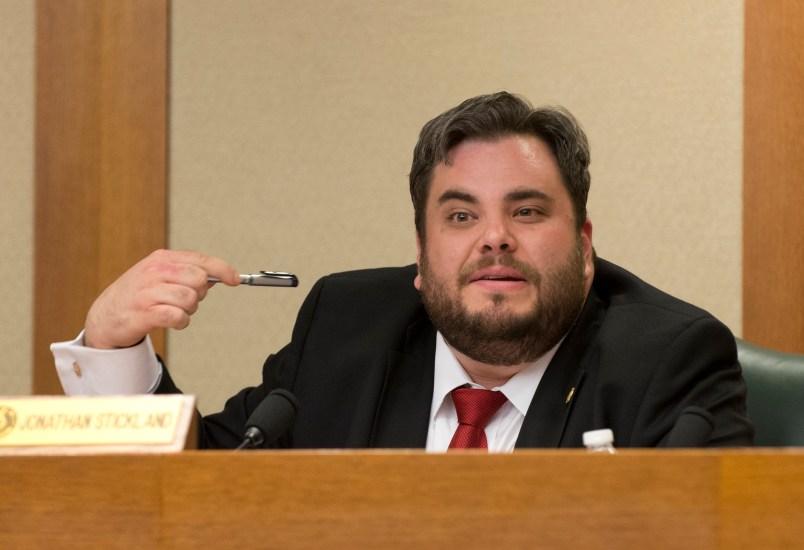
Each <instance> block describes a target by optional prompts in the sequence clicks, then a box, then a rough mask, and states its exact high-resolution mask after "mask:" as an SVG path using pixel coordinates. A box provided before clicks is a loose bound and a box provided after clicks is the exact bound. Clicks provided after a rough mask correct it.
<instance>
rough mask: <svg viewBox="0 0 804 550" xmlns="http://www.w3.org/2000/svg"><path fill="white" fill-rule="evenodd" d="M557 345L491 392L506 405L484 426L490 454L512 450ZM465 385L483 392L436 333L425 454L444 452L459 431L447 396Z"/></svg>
mask: <svg viewBox="0 0 804 550" xmlns="http://www.w3.org/2000/svg"><path fill="white" fill-rule="evenodd" d="M559 344H560V342H559ZM559 344H556V345H555V347H553V348H552V349H551V350H550V351H548V352H547V353H545V354H544V355H543V356H542V357H540V358H539V359H537V360H536V361H535V362H534V363H532V364H531V365H529V366H528V367H526V368H525V369H523V370H522V371H520V372H518V373H517V374H515V375H514V376H512V377H511V379H510V380H508V381H507V382H506V383H505V384H503V385H502V386H499V387H497V388H492V390H494V391H501V392H502V393H504V394H505V397H507V398H508V401H507V402H506V403H504V404H503V406H502V407H500V410H498V411H497V413H496V414H495V415H494V416H493V417H492V418H491V420H490V421H489V423H488V425H487V426H486V440H487V441H488V448H489V452H490V453H494V452H497V453H506V452H511V451H513V450H514V445H515V444H516V440H517V437H519V430H520V429H521V428H522V422H523V421H524V420H525V414H526V413H527V412H528V407H529V406H530V402H531V401H532V400H533V396H534V395H535V393H536V388H537V387H538V386H539V382H541V380H542V375H543V374H544V371H545V370H546V369H547V365H548V364H550V361H551V360H552V359H553V356H554V355H555V353H556V350H557V349H558V346H559ZM465 385H469V386H470V387H472V388H484V387H483V386H481V385H479V384H476V383H474V382H472V380H471V379H470V378H469V375H468V374H466V371H465V370H464V369H463V367H462V366H461V364H460V363H459V362H458V359H457V358H456V357H455V354H454V353H452V350H451V349H450V348H449V346H448V345H447V343H446V341H445V340H444V337H443V336H442V335H441V333H440V332H439V333H438V334H437V335H436V353H435V382H434V384H433V402H432V405H431V407H430V428H429V430H428V431H427V450H428V451H430V452H444V451H446V450H447V448H448V447H449V442H450V441H451V440H452V435H453V434H454V433H455V430H456V429H458V413H457V411H456V410H455V404H454V403H453V402H452V396H451V395H450V392H451V391H452V390H454V389H455V388H457V387H460V386H465Z"/></svg>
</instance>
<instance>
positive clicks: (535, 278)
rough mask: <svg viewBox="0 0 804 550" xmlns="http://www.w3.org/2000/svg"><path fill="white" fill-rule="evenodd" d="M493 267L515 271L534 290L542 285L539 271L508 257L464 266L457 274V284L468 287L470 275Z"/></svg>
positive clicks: (482, 260) (499, 257)
mask: <svg viewBox="0 0 804 550" xmlns="http://www.w3.org/2000/svg"><path fill="white" fill-rule="evenodd" d="M493 265H501V266H505V267H510V268H511V269H516V270H517V271H518V272H519V273H521V274H522V275H523V276H524V277H525V279H526V280H527V281H528V282H529V283H531V284H533V285H534V286H535V287H536V288H540V287H541V283H542V275H541V273H539V271H538V270H537V269H536V268H535V267H533V266H531V265H530V264H526V263H525V262H521V261H519V260H517V259H515V258H513V257H512V256H509V255H503V256H497V257H496V258H492V257H487V258H481V259H479V260H478V261H476V262H474V263H471V264H469V265H467V266H465V267H464V268H463V269H461V271H460V272H459V273H458V283H459V284H460V286H466V285H468V284H469V281H470V280H471V279H472V275H473V274H474V273H475V272H476V271H477V270H479V269H485V268H487V267H491V266H493Z"/></svg>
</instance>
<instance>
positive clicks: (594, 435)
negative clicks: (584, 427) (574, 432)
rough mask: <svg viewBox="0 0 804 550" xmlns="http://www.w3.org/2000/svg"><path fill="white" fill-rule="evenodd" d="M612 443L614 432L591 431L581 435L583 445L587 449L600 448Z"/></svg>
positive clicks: (608, 430) (607, 430)
mask: <svg viewBox="0 0 804 550" xmlns="http://www.w3.org/2000/svg"><path fill="white" fill-rule="evenodd" d="M613 443H614V432H612V431H611V430H610V429H608V428H606V429H605V430H592V431H590V432H584V433H583V444H584V445H585V446H587V447H601V446H605V445H612V444H613Z"/></svg>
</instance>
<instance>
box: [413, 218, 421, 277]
mask: <svg viewBox="0 0 804 550" xmlns="http://www.w3.org/2000/svg"><path fill="white" fill-rule="evenodd" d="M421 265H422V239H421V237H419V233H418V231H417V232H416V267H417V268H418V269H419V273H416V278H415V279H413V286H415V287H416V290H421V287H422V276H421V274H420V273H421Z"/></svg>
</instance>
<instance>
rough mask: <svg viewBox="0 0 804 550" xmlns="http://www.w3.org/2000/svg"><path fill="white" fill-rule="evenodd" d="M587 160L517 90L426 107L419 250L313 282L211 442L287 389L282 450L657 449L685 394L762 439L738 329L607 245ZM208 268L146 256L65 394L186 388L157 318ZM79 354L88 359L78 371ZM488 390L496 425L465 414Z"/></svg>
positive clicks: (62, 349)
mask: <svg viewBox="0 0 804 550" xmlns="http://www.w3.org/2000/svg"><path fill="white" fill-rule="evenodd" d="M589 162H590V155H589V145H588V142H587V138H586V136H585V134H584V132H583V130H582V129H581V127H580V125H579V124H578V122H577V121H576V120H575V119H574V117H573V116H572V115H571V114H570V113H568V112H567V111H566V110H564V109H562V108H551V107H543V108H536V109H534V108H533V107H532V106H531V105H530V104H529V103H528V102H527V101H525V100H524V99H522V98H521V97H518V96H515V95H513V94H510V93H507V92H501V93H496V94H492V95H485V96H478V97H474V98H471V99H468V100H466V101H464V102H463V103H461V104H460V105H458V106H457V107H455V108H453V109H450V110H448V111H446V112H445V113H443V114H441V115H439V116H438V117H436V118H435V119H433V120H431V121H430V122H428V123H427V124H426V125H425V126H424V128H423V129H422V132H421V134H420V137H419V141H418V143H417V145H416V147H415V150H414V155H413V165H412V168H411V173H410V192H411V197H412V200H413V206H414V213H415V226H416V235H417V245H418V251H419V253H418V259H417V262H416V265H412V266H408V267H403V268H383V269H370V270H362V271H353V272H347V273H339V274H334V275H330V276H328V277H325V278H323V279H321V280H320V281H318V282H317V283H316V285H315V286H314V288H313V289H312V291H311V292H310V294H309V296H308V297H307V299H306V301H305V302H304V304H303V306H302V308H301V310H300V312H299V315H298V319H297V322H296V326H295V328H294V331H293V336H292V339H291V342H290V343H289V344H288V345H287V346H286V347H285V348H283V349H282V350H280V351H279V352H278V353H276V354H274V355H271V356H269V357H268V359H267V360H266V362H265V365H264V367H263V373H262V381H261V383H260V384H259V385H257V386H256V387H252V388H247V389H245V390H243V391H241V392H240V393H238V394H237V395H235V396H234V397H233V398H231V399H230V400H229V401H227V403H226V406H225V407H224V409H223V410H222V411H221V412H220V413H216V414H213V415H209V416H207V417H205V418H203V419H202V421H201V422H200V423H199V425H200V427H199V430H200V437H199V439H200V445H201V446H202V447H210V448H232V447H236V446H237V445H238V444H239V443H240V442H241V440H242V435H243V433H244V426H245V423H246V421H247V419H248V418H249V416H250V414H251V413H252V412H253V411H254V409H255V408H256V407H257V405H259V404H260V403H261V402H262V401H263V399H264V398H265V397H266V395H267V394H268V393H269V392H270V391H272V390H274V389H276V388H283V389H286V390H289V391H290V392H292V393H293V394H294V395H295V396H296V398H297V400H298V402H299V410H298V415H297V418H296V421H295V423H294V424H293V426H292V427H291V428H290V429H289V430H288V431H287V432H286V433H285V434H283V435H282V436H281V437H279V438H278V439H277V440H276V441H274V442H272V443H271V446H274V447H296V448H367V447H383V448H425V449H427V450H429V451H435V452H437V451H444V450H447V449H448V448H454V447H467V446H468V447H482V448H487V449H488V450H489V451H492V452H507V451H511V450H513V449H514V448H519V447H580V446H582V444H583V443H582V438H583V434H584V433H585V432H587V431H591V430H598V429H604V428H608V429H611V430H612V431H613V433H614V438H615V442H616V445H617V446H619V447H655V446H666V445H672V444H674V441H673V439H672V437H671V433H672V430H673V427H674V426H675V424H676V422H677V421H678V419H679V418H680V417H682V415H684V414H685V413H688V412H689V411H696V414H700V415H702V417H703V418H704V419H705V421H706V422H707V423H708V424H709V428H710V429H708V430H707V431H706V432H705V434H704V438H703V440H701V441H698V442H696V443H695V444H700V445H702V446H706V445H712V446H728V445H749V444H751V441H752V437H753V428H752V426H751V424H750V422H749V421H748V419H747V417H746V408H745V392H746V390H745V383H744V381H743V379H742V375H741V369H740V365H739V363H738V362H737V356H736V346H735V340H734V337H733V336H732V334H731V333H730V332H729V330H728V329H727V328H726V327H725V326H724V325H723V324H722V323H720V322H719V321H717V320H716V319H715V318H714V317H712V316H711V315H709V314H708V313H706V312H705V311H702V310H700V309H698V308H696V307H694V306H692V305H690V304H687V303H684V302H682V301H680V300H678V299H676V298H673V297H671V296H669V295H667V294H665V293H663V292H661V291H659V290H657V289H656V288H654V287H652V286H650V285H648V284H647V283H645V282H643V281H641V280H640V279H638V278H637V277H636V276H634V275H632V274H630V273H628V272H627V271H625V270H623V269H621V268H619V267H617V266H615V265H613V264H611V263H609V262H606V261H605V260H602V259H599V258H597V257H596V254H595V252H594V249H593V246H592V223H591V221H590V220H589V218H588V217H587V213H586V200H587V196H588V193H589V186H590V176H589ZM209 277H214V278H215V279H216V280H220V281H221V282H223V283H224V284H228V285H235V284H238V283H239V278H238V276H237V273H236V271H235V270H234V268H233V267H231V266H230V265H228V264H227V263H225V262H224V261H223V260H220V259H218V258H213V257H209V256H205V255H202V254H198V253H194V252H187V251H157V252H155V253H153V254H151V255H150V256H148V257H147V258H145V259H144V260H142V261H141V262H139V263H138V264H137V265H135V266H134V267H132V268H131V269H130V270H129V271H128V272H126V273H125V274H124V275H122V276H121V277H120V279H118V280H117V281H116V282H115V283H113V284H112V285H111V286H110V287H109V288H108V289H106V290H105V291H104V293H103V294H101V296H100V297H99V298H98V299H97V300H96V302H95V303H94V304H93V306H92V308H91V309H90V311H89V313H88V315H87V321H86V326H85V330H84V332H83V333H82V334H81V335H80V336H79V337H78V338H77V339H76V340H75V341H73V342H66V343H60V344H54V345H53V346H52V349H53V353H54V356H55V358H56V366H57V369H58V371H59V376H60V378H61V380H62V385H63V386H64V388H65V391H66V392H67V393H68V394H79V393H112V392H114V391H115V390H117V389H118V388H117V384H118V380H120V379H121V378H123V379H126V380H130V381H132V382H127V388H126V391H127V392H129V393H130V392H156V393H175V392H178V391H179V390H178V388H177V387H176V385H175V384H174V382H173V381H172V380H171V378H170V376H169V374H168V372H167V370H166V368H165V367H164V365H162V364H161V362H159V361H158V358H157V357H155V356H154V354H153V350H152V347H151V346H150V341H149V340H148V338H147V334H148V332H150V331H151V330H152V329H154V328H157V327H168V328H177V329H181V328H184V327H186V326H187V324H188V323H189V318H190V315H192V314H193V313H195V311H196V309H197V307H198V302H199V301H200V300H202V299H203V298H204V296H205V295H206V293H207V291H208V289H209V283H208V278H209ZM98 350H104V352H102V353H99V352H98ZM76 362H78V363H80V364H81V365H82V369H81V370H82V371H83V372H84V373H86V372H87V369H89V371H90V372H92V373H93V374H92V376H91V377H88V376H84V377H83V378H79V377H77V376H76V370H75V369H74V368H73V364H74V363H76ZM87 379H91V380H92V381H93V382H92V385H91V387H90V385H89V384H88V383H87V382H86V380H87ZM475 399H479V401H472V400H475ZM467 400H469V401H468V403H469V404H468V405H466V403H467ZM481 402H482V403H484V404H483V405H482V406H481V405H479V404H477V403H481ZM486 403H493V405H492V406H491V408H490V409H489V412H488V413H485V412H484V415H485V416H484V418H483V420H482V422H480V421H474V420H464V416H463V414H464V413H463V410H464V409H465V408H466V407H468V408H469V409H477V408H485V407H486ZM469 432H472V433H471V434H470V435H466V434H467V433H469Z"/></svg>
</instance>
